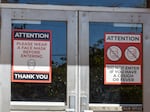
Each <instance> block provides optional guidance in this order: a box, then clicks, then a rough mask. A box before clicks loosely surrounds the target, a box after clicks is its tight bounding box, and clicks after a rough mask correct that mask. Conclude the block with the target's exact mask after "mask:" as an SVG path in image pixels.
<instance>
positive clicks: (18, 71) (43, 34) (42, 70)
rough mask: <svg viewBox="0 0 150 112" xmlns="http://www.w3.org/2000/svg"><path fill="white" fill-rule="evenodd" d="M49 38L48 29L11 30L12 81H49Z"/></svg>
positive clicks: (49, 32)
mask: <svg viewBox="0 0 150 112" xmlns="http://www.w3.org/2000/svg"><path fill="white" fill-rule="evenodd" d="M51 38H52V34H51V31H49V30H23V29H14V30H13V31H12V82H27V83H50V82H51V80H52V79H51V74H52V66H51V63H52V61H51V49H52V48H51V43H52V39H51Z"/></svg>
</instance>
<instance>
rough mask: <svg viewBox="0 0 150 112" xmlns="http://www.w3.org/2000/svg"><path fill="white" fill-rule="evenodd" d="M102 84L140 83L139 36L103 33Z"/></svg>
mask: <svg viewBox="0 0 150 112" xmlns="http://www.w3.org/2000/svg"><path fill="white" fill-rule="evenodd" d="M104 51H105V52H104V75H105V76H104V83H105V84H113V85H120V84H141V83H142V76H141V75H142V36H141V34H124V33H105V42H104Z"/></svg>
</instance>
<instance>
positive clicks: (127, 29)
mask: <svg viewBox="0 0 150 112" xmlns="http://www.w3.org/2000/svg"><path fill="white" fill-rule="evenodd" d="M106 32H107V33H135V34H139V33H142V24H127V23H99V22H91V23H90V43H89V45H90V46H89V49H90V51H89V53H90V56H89V57H90V60H89V61H90V102H91V103H112V104H141V103H142V85H127V84H126V85H105V84H104V52H106V51H104V34H105V33H106Z"/></svg>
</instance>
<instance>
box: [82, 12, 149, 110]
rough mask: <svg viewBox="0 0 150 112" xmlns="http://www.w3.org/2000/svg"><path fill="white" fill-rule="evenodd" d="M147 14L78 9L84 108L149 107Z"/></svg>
mask: <svg viewBox="0 0 150 112" xmlns="http://www.w3.org/2000/svg"><path fill="white" fill-rule="evenodd" d="M106 10H107V9H106ZM132 11H133V12H132ZM148 17H149V15H148V14H146V13H145V14H143V13H142V12H138V10H137V11H135V10H130V12H124V10H121V9H120V10H116V11H111V10H109V9H108V11H105V12H98V11H97V12H86V11H83V12H80V13H79V24H80V25H79V26H80V27H79V34H80V35H79V48H80V49H79V71H80V74H79V75H80V78H81V79H80V80H81V82H80V98H81V102H80V103H81V104H80V105H81V106H80V108H81V111H84V110H85V108H87V106H89V109H90V110H92V111H115V112H116V111H143V108H144V110H147V109H148V105H147V104H145V102H146V101H147V99H146V97H147V95H148V85H147V83H148V80H147V78H149V76H148V74H147V73H148V72H147V71H148V69H147V67H146V65H147V64H148V63H147V61H146V60H148V58H147V56H148V55H149V53H147V52H148V48H147V47H148V46H149V45H148V43H147V42H146V41H147V36H148V35H149V32H148V30H146V29H147V28H148V24H149V23H148V21H146V19H145V18H148ZM88 101H89V102H88ZM85 104H86V105H85Z"/></svg>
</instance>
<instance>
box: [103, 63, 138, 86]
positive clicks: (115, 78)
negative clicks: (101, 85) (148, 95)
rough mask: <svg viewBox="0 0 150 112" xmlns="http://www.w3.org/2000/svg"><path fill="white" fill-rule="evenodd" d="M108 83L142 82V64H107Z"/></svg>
mask: <svg viewBox="0 0 150 112" xmlns="http://www.w3.org/2000/svg"><path fill="white" fill-rule="evenodd" d="M105 69H106V74H108V75H106V77H105V83H106V84H115V83H116V84H121V83H141V66H140V65H120V64H119V65H116V64H106V68H105Z"/></svg>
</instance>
